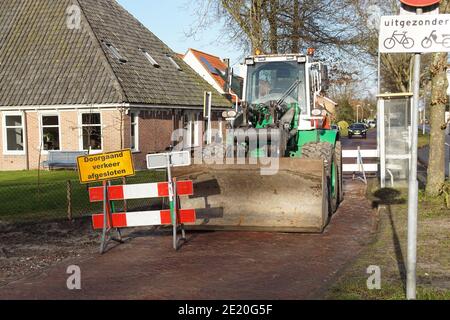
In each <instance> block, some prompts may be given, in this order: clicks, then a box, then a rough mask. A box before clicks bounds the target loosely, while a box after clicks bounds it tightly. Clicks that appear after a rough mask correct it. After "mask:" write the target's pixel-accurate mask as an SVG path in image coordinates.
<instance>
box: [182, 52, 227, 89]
mask: <svg viewBox="0 0 450 320" xmlns="http://www.w3.org/2000/svg"><path fill="white" fill-rule="evenodd" d="M189 50H190V51H191V52H192V54H193V55H194V56H195V57H196V58H197V59H198V61H200V62H201V63H202V65H203V66H204V67H205V68H206V70H208V72H209V73H210V74H211V76H212V77H213V78H214V80H215V81H216V82H217V84H218V85H219V86H220V87H221V88H223V87H224V86H225V80H224V79H223V78H222V77H221V76H220V75H218V74H215V73H212V72H211V71H210V70H209V66H208V65H207V64H206V63H205V60H206V61H208V63H209V64H210V65H211V66H212V67H213V68H216V69H217V70H218V71H220V72H223V73H225V71H226V69H227V65H226V64H225V63H224V62H223V61H222V59H220V58H219V57H216V56H213V55H211V54H208V53H205V52H202V51H198V50H195V49H192V48H191V49H189Z"/></svg>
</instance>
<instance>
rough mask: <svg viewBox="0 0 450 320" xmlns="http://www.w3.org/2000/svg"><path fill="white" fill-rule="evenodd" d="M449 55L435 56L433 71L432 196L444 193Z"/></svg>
mask: <svg viewBox="0 0 450 320" xmlns="http://www.w3.org/2000/svg"><path fill="white" fill-rule="evenodd" d="M440 12H441V13H450V1H449V0H442V1H441V5H440ZM447 59H448V54H447V53H435V54H433V58H432V64H431V67H430V71H431V76H432V80H431V84H432V89H431V110H430V123H431V137H430V158H429V162H428V174H427V177H428V178H427V179H428V181H427V187H426V192H427V194H428V195H430V196H437V195H439V194H440V193H442V190H443V189H442V187H443V185H444V183H445V128H446V125H443V124H444V121H445V107H446V105H447V103H448V97H447V88H448V81H447V64H448V62H447Z"/></svg>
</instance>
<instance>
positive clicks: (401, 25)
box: [379, 14, 450, 53]
mask: <svg viewBox="0 0 450 320" xmlns="http://www.w3.org/2000/svg"><path fill="white" fill-rule="evenodd" d="M379 50H380V52H382V53H427V52H450V14H433V15H403V16H383V17H381V26H380V40H379Z"/></svg>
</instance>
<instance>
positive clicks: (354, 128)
mask: <svg viewBox="0 0 450 320" xmlns="http://www.w3.org/2000/svg"><path fill="white" fill-rule="evenodd" d="M367 131H368V128H367V125H366V124H364V123H354V124H352V125H351V126H350V127H348V138H349V139H351V138H353V137H354V136H360V137H362V138H364V139H367Z"/></svg>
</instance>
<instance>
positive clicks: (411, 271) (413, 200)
mask: <svg viewBox="0 0 450 320" xmlns="http://www.w3.org/2000/svg"><path fill="white" fill-rule="evenodd" d="M416 13H417V14H418V15H420V14H422V13H423V9H422V8H418V9H417V11H416ZM420 60H421V54H420V53H416V54H415V55H414V91H413V106H412V107H413V112H412V119H411V126H412V144H411V172H410V176H409V197H408V198H409V200H408V201H409V203H408V263H407V290H406V291H407V292H406V295H407V299H408V300H415V299H416V298H417V290H416V286H417V284H416V266H417V216H418V214H417V213H418V205H419V201H418V193H419V182H418V180H417V162H418V161H417V153H418V152H417V149H418V137H419V124H418V119H419V99H420V65H421V61H420Z"/></svg>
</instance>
